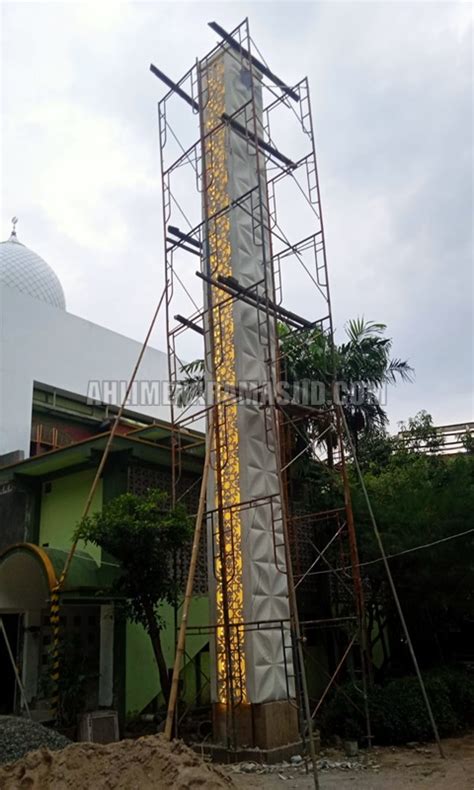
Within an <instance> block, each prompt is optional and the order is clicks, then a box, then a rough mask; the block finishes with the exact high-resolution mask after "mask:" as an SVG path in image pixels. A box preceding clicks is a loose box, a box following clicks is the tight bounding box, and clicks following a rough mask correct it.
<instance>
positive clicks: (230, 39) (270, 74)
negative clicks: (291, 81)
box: [208, 22, 300, 102]
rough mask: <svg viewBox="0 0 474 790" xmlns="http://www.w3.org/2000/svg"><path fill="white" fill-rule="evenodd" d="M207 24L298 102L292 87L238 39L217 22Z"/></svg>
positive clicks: (298, 98)
mask: <svg viewBox="0 0 474 790" xmlns="http://www.w3.org/2000/svg"><path fill="white" fill-rule="evenodd" d="M208 24H209V27H210V28H212V30H214V32H215V33H217V35H218V36H220V37H221V38H223V39H224V41H225V42H226V44H228V45H229V47H232V49H234V50H235V51H236V52H238V53H239V54H240V55H243V56H244V58H247V60H250V61H251V62H252V63H253V65H254V66H256V68H257V69H258V70H259V71H261V72H262V74H265V76H266V77H268V79H270V80H272V82H274V83H275V85H278V87H279V88H281V89H282V91H284V92H285V93H286V94H288V96H290V98H291V99H293V101H296V102H299V100H300V97H299V96H298V94H297V93H296V91H294V90H293V88H289V87H288V85H285V83H284V82H283V80H281V79H280V78H279V77H277V75H276V74H274V73H273V72H272V71H270V69H269V68H267V66H265V64H264V63H262V62H261V61H260V60H257V58H256V57H254V55H251V54H250V52H249V51H248V49H245V47H243V46H242V45H241V44H239V43H238V41H236V40H235V38H233V37H232V36H231V35H229V33H227V31H226V30H224V28H223V27H221V26H220V25H218V24H217V22H209V23H208Z"/></svg>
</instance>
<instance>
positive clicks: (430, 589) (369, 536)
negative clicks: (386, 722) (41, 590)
mask: <svg viewBox="0 0 474 790" xmlns="http://www.w3.org/2000/svg"><path fill="white" fill-rule="evenodd" d="M404 429H405V430H404V434H403V436H402V437H401V438H400V437H393V438H392V439H390V438H389V439H388V443H389V445H388V446H389V447H390V448H391V451H390V452H389V453H388V454H385V455H384V454H381V455H379V459H378V462H377V459H376V457H372V460H371V462H370V463H367V464H366V466H365V468H364V482H365V485H366V487H367V491H368V494H369V498H370V501H371V505H372V508H373V511H374V513H375V516H376V519H377V523H378V527H379V530H380V532H381V534H382V537H383V541H384V546H385V550H386V552H387V554H388V555H391V559H390V560H389V561H390V565H391V569H392V573H393V576H394V579H395V583H396V585H397V591H398V595H399V597H400V600H401V603H402V608H403V610H404V613H405V617H406V619H407V621H408V626H409V630H410V633H411V636H412V639H413V640H414V643H415V649H416V651H417V654H418V656H419V658H420V659H421V661H422V663H423V664H424V666H427V665H429V664H433V663H442V662H444V661H448V660H450V659H452V658H453V657H454V656H455V655H456V654H460V653H462V652H463V651H467V650H468V648H467V646H468V644H469V641H470V640H472V638H473V637H474V625H473V624H474V597H473V592H472V591H473V588H474V538H473V535H472V534H469V533H468V530H469V528H470V527H471V524H472V512H473V510H474V457H473V456H472V455H469V454H467V453H459V454H458V455H456V456H445V455H440V454H438V455H436V454H427V453H426V449H428V450H430V449H431V450H433V449H436V448H439V447H440V444H439V437H438V436H437V435H436V431H435V429H434V428H433V424H432V419H431V416H430V415H429V414H427V413H426V412H420V413H419V414H417V415H416V416H415V417H414V418H412V419H410V420H408V421H407V424H406V425H405V426H404ZM352 475H353V502H354V511H355V517H356V523H357V526H358V539H359V550H360V556H361V559H362V561H363V562H369V563H371V564H368V565H366V566H363V568H362V571H363V574H364V577H365V579H366V582H367V593H366V604H367V607H368V620H369V623H372V622H373V621H374V620H375V621H379V623H378V624H379V633H380V634H381V635H383V631H384V630H387V628H388V633H389V634H390V637H391V638H390V646H391V649H390V651H388V650H387V645H383V644H382V645H381V647H382V649H383V651H384V653H385V658H386V663H387V666H386V667H385V669H387V667H388V661H389V660H390V662H391V668H392V669H395V670H398V671H400V670H404V669H405V670H406V669H409V668H410V663H409V656H408V652H407V650H406V646H405V645H404V640H403V634H402V632H401V629H400V624H399V620H398V616H397V614H396V611H395V608H394V604H393V599H392V596H391V594H390V591H389V590H388V587H387V580H386V574H385V570H384V567H383V563H382V562H380V552H379V549H378V546H377V544H376V541H375V539H374V535H373V530H372V525H371V521H370V518H369V514H368V513H367V508H366V504H365V499H364V495H363V492H362V490H361V488H360V485H359V481H358V479H357V476H356V474H355V470H352ZM463 533H465V534H463ZM457 535H459V537H453V536H457ZM380 618H382V620H383V621H385V620H386V626H387V628H384V627H382V626H384V625H385V623H384V622H380Z"/></svg>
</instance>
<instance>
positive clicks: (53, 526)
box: [38, 469, 102, 562]
mask: <svg viewBox="0 0 474 790" xmlns="http://www.w3.org/2000/svg"><path fill="white" fill-rule="evenodd" d="M94 474H95V470H93V469H90V470H89V469H86V470H84V471H82V472H76V473H75V474H71V475H67V476H64V477H58V478H56V479H54V480H52V481H51V482H50V483H49V484H48V485H50V486H51V491H50V492H49V493H45V484H43V488H42V493H41V513H40V527H39V541H38V542H39V545H40V546H41V545H43V544H44V543H49V545H50V546H51V547H52V548H65V549H69V548H70V546H71V542H72V536H73V534H74V531H75V529H76V527H77V524H78V522H79V520H80V518H81V513H82V510H83V508H84V503H85V501H86V498H87V495H88V493H89V491H90V487H91V484H92V480H93V478H94ZM101 508H102V481H100V482H99V485H98V487H97V491H96V493H95V495H94V499H93V500H92V507H91V510H90V512H91V513H94V512H95V511H98V510H101ZM78 549H79V550H81V549H84V542H83V541H79V545H78ZM86 550H87V552H88V553H89V554H90V555H91V556H92V557H94V559H95V560H96V561H97V562H100V556H101V550H100V548H99V547H97V546H94V545H93V544H92V543H88V544H87V549H86Z"/></svg>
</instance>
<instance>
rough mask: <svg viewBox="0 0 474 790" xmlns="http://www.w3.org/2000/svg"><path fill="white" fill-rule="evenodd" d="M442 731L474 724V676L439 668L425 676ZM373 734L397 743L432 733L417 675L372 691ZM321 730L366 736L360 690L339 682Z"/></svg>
mask: <svg viewBox="0 0 474 790" xmlns="http://www.w3.org/2000/svg"><path fill="white" fill-rule="evenodd" d="M424 681H425V686H426V691H427V694H428V697H429V700H430V703H431V707H432V710H433V715H434V718H435V721H436V724H437V726H438V730H439V734H440V735H441V736H448V735H454V734H456V733H458V732H460V731H462V730H463V729H465V728H467V727H469V726H470V725H472V724H473V723H474V678H473V677H472V676H470V675H468V674H466V673H464V672H462V671H460V670H457V669H450V668H449V669H448V668H447V669H441V670H436V671H432V672H429V673H427V674H426V675H425V677H424ZM369 711H370V718H371V725H372V734H373V736H374V739H375V741H376V742H377V743H381V744H397V743H406V742H407V741H424V740H429V739H431V738H432V736H433V733H432V729H431V725H430V720H429V717H428V713H427V710H426V706H425V703H424V700H423V696H422V693H421V690H420V686H419V683H418V679H417V678H416V677H411V676H410V677H403V678H397V679H394V680H391V681H389V682H388V683H387V684H386V685H384V686H375V687H374V688H372V689H370V691H369ZM320 725H321V730H322V732H323V735H325V736H328V735H331V734H337V735H340V736H342V737H343V738H359V739H363V736H364V735H365V733H366V725H365V716H364V705H363V698H362V694H361V691H360V690H359V689H357V688H356V687H355V686H354V685H353V684H346V685H344V686H342V687H340V688H339V689H338V690H337V691H336V692H335V694H334V695H333V697H332V699H331V701H330V702H329V704H328V705H327V707H326V710H325V711H324V713H323V715H322V717H321V722H320Z"/></svg>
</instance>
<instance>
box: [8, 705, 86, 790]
mask: <svg viewBox="0 0 474 790" xmlns="http://www.w3.org/2000/svg"><path fill="white" fill-rule="evenodd" d="M70 743H71V741H69V740H68V739H67V738H65V737H64V735H60V734H59V732H56V731H55V730H52V729H49V728H48V727H43V725H42V724H39V723H38V722H35V721H31V719H25V718H21V717H20V716H0V763H12V762H14V761H15V760H20V759H21V758H22V757H24V756H25V755H26V754H28V752H33V751H35V749H41V748H42V747H46V748H47V749H50V750H51V751H53V750H55V749H64V747H65V746H68V745H69V744H70ZM0 786H1V785H0Z"/></svg>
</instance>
